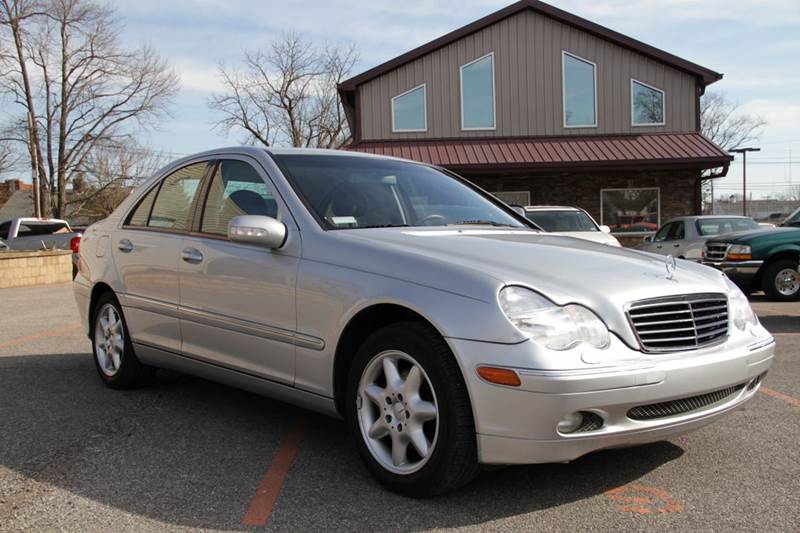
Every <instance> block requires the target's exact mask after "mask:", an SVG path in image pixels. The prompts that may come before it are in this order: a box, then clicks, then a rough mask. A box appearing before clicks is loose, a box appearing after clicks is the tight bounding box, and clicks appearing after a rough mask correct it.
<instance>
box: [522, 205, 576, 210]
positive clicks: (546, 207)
mask: <svg viewBox="0 0 800 533" xmlns="http://www.w3.org/2000/svg"><path fill="white" fill-rule="evenodd" d="M525 211H582V209H580V208H578V207H573V206H569V205H529V206H526V207H525Z"/></svg>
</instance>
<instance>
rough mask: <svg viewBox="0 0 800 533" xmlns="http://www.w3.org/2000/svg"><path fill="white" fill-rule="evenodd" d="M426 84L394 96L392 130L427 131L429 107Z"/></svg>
mask: <svg viewBox="0 0 800 533" xmlns="http://www.w3.org/2000/svg"><path fill="white" fill-rule="evenodd" d="M425 100H426V98H425V84H424V83H423V84H422V85H420V86H418V87H414V88H413V89H411V90H408V91H406V92H404V93H402V94H398V95H397V96H395V97H394V98H392V131H393V132H395V133H400V132H408V131H427V129H428V107H427V104H426V101H425Z"/></svg>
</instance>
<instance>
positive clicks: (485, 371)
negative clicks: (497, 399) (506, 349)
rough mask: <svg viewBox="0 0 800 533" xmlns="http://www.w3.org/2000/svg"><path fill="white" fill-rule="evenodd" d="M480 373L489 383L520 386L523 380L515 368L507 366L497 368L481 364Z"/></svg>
mask: <svg viewBox="0 0 800 533" xmlns="http://www.w3.org/2000/svg"><path fill="white" fill-rule="evenodd" d="M478 375H479V376H480V377H482V378H483V379H485V380H486V381H488V382H489V383H496V384H498V385H509V386H511V387H519V386H520V385H521V384H522V382H521V381H520V379H519V376H518V375H517V373H516V372H514V371H513V370H509V369H507V368H496V367H493V366H479V367H478Z"/></svg>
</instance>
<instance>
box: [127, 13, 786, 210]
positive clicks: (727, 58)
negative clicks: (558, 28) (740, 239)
mask: <svg viewBox="0 0 800 533" xmlns="http://www.w3.org/2000/svg"><path fill="white" fill-rule="evenodd" d="M510 3H511V1H510V0H499V1H498V0H441V1H434V0H429V1H423V0H404V1H403V2H398V1H391V0H388V1H382V0H372V1H369V0H304V1H302V2H299V1H298V2H293V1H291V0H288V1H287V0H281V1H280V2H278V1H275V0H267V1H257V0H252V1H251V0H241V1H233V0H226V1H225V2H219V1H217V0H214V1H212V0H171V1H167V2H165V1H163V0H138V1H136V2H128V1H121V0H118V1H117V2H113V4H114V5H115V6H116V7H117V9H118V12H119V15H120V16H121V18H122V19H123V21H124V23H125V25H126V28H125V32H124V34H125V35H124V36H125V39H126V40H127V41H129V42H130V43H131V44H136V43H141V42H146V43H149V44H151V45H152V46H154V47H155V48H156V49H157V50H158V51H159V52H160V53H161V54H162V55H163V56H164V57H165V58H167V59H168V60H169V61H170V62H171V63H172V64H173V65H174V67H175V69H176V70H177V72H178V73H179V74H180V76H181V80H182V85H183V86H182V89H181V92H180V95H179V97H178V98H177V101H176V105H175V108H174V118H173V119H172V120H170V121H168V122H166V123H164V124H163V125H162V126H161V127H160V129H159V130H158V131H155V132H151V133H148V134H146V135H145V136H144V137H143V141H144V143H145V144H146V145H148V146H150V147H152V148H154V149H158V150H164V151H166V152H172V153H175V154H176V155H179V154H188V153H191V152H196V151H199V150H203V149H207V148H212V147H215V146H220V145H226V144H238V143H239V142H240V141H241V137H239V136H237V134H235V133H232V134H231V135H229V136H223V135H219V134H218V133H217V132H214V131H212V130H211V124H212V123H213V122H214V118H215V116H214V114H213V113H212V112H211V111H209V109H208V108H207V106H206V103H205V102H206V99H207V98H208V96H209V95H210V94H211V93H213V92H214V91H216V90H219V88H220V87H219V83H218V81H217V78H216V66H217V64H218V63H219V61H225V62H226V63H231V64H232V63H235V62H236V61H237V59H238V58H239V57H240V55H241V51H242V50H243V49H254V48H259V47H263V46H266V45H267V44H268V43H269V42H270V40H271V39H272V38H273V37H275V36H277V35H279V34H280V33H282V32H285V31H287V30H294V31H298V32H300V33H303V34H305V35H306V36H308V37H309V38H311V39H313V40H314V41H317V42H325V41H327V42H331V43H351V42H352V43H355V44H356V45H357V47H358V49H359V54H360V57H361V60H360V63H359V65H358V66H357V68H356V72H355V73H358V72H361V71H363V70H366V69H367V68H369V67H372V66H374V65H377V64H379V63H382V62H383V61H386V60H388V59H391V58H393V57H395V56H397V55H399V54H401V53H403V52H405V51H407V50H409V49H411V48H414V47H416V46H419V45H420V44H423V43H425V42H427V41H430V40H432V39H434V38H436V37H438V36H440V35H442V34H444V33H447V32H449V31H451V30H453V29H456V28H458V27H460V26H462V25H464V24H467V23H469V22H472V21H473V20H475V19H477V18H480V17H482V16H485V15H487V14H489V13H491V12H493V11H496V10H497V9H500V8H502V7H504V6H506V5H508V4H510ZM551 3H552V4H553V5H556V6H558V7H560V8H562V9H565V10H567V11H570V12H572V13H575V14H576V15H579V16H582V17H584V18H588V19H589V20H592V21H594V22H597V23H599V24H602V25H604V26H608V27H610V28H612V29H614V30H617V31H619V32H622V33H625V34H627V35H630V36H632V37H634V38H636V39H639V40H642V41H644V42H646V43H648V44H651V45H654V46H656V47H658V48H662V49H664V50H667V51H669V52H671V53H674V54H676V55H678V56H681V57H684V58H686V59H689V60H691V61H694V62H696V63H699V64H701V65H703V66H706V67H708V68H711V69H713V70H717V71H719V72H723V73H724V74H725V78H724V79H723V80H722V81H721V82H719V83H717V84H715V85H714V86H712V88H713V89H715V90H721V91H724V92H726V93H727V94H728V96H729V97H730V98H731V99H733V100H735V101H737V102H739V103H740V104H741V106H742V109H743V110H745V111H746V112H748V113H752V114H756V115H760V116H763V117H764V118H765V119H766V120H767V121H768V122H769V125H768V126H767V127H766V128H765V130H764V133H763V135H762V137H761V139H760V141H759V142H758V143H757V144H758V146H760V147H761V148H762V152H761V153H759V154H755V155H751V157H750V158H748V178H749V179H748V182H749V183H752V184H753V186H752V188H751V190H752V191H753V196H754V197H755V196H763V195H769V194H772V195H775V194H776V193H780V192H782V191H786V190H788V189H789V188H790V187H792V186H796V185H792V184H800V0H735V1H728V0H641V1H639V2H631V1H630V0H564V1H556V0H554V1H553V2H551ZM790 161H794V162H795V163H794V164H791V163H790ZM740 187H741V166H740V165H739V163H738V161H737V162H736V163H734V165H732V167H731V170H730V173H729V177H727V178H724V179H723V180H719V181H718V182H717V190H718V191H720V192H725V193H733V192H736V191H738V190H740Z"/></svg>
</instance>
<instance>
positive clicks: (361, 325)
mask: <svg viewBox="0 0 800 533" xmlns="http://www.w3.org/2000/svg"><path fill="white" fill-rule="evenodd" d="M398 322H419V323H422V324H425V325H427V326H428V327H430V328H431V329H432V330H433V331H435V332H436V333H437V334H438V335H440V336H442V337H444V335H442V332H441V331H440V330H439V328H437V327H436V326H435V325H434V324H433V322H431V321H430V320H428V319H427V318H426V317H425V316H423V315H422V314H420V313H419V312H417V311H415V310H413V309H411V308H410V307H407V306H404V305H401V304H397V303H376V304H372V305H370V306H368V307H365V308H364V309H361V310H360V311H358V312H357V313H356V314H355V315H353V316H352V317H351V318H350V320H349V321H348V322H347V325H346V326H345V327H344V329H343V330H342V334H341V335H339V340H338V342H337V343H336V350H335V352H334V360H333V397H334V402H335V403H336V410H337V411H338V412H339V414H340V415H341V416H342V417H344V396H345V389H346V387H347V376H348V374H349V372H350V366H351V364H352V362H353V358H354V357H355V354H356V352H357V351H358V347H359V346H361V344H362V343H363V342H364V341H366V340H367V338H368V337H369V336H370V335H371V334H372V333H373V332H374V331H376V330H378V329H380V328H382V327H384V326H388V325H390V324H396V323H398Z"/></svg>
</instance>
